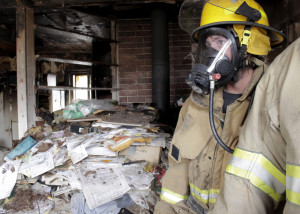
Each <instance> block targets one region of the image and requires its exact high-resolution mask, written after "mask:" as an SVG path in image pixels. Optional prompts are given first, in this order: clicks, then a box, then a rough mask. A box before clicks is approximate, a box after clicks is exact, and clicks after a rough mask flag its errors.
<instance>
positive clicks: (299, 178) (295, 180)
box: [286, 164, 300, 206]
mask: <svg viewBox="0 0 300 214" xmlns="http://www.w3.org/2000/svg"><path fill="white" fill-rule="evenodd" d="M286 197H287V200H288V201H289V202H291V203H293V204H296V205H298V206H300V166H296V165H291V164H287V165H286Z"/></svg>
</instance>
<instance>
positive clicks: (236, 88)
mask: <svg viewBox="0 0 300 214" xmlns="http://www.w3.org/2000/svg"><path fill="white" fill-rule="evenodd" d="M253 73H254V70H253V69H252V68H249V69H247V70H246V71H244V72H243V73H242V75H241V76H240V78H239V80H238V81H237V82H234V81H230V82H229V83H227V84H226V85H225V87H224V91H226V92H228V93H231V94H242V93H243V92H244V90H245V89H246V87H247V86H248V84H249V82H250V80H251V78H252V76H253Z"/></svg>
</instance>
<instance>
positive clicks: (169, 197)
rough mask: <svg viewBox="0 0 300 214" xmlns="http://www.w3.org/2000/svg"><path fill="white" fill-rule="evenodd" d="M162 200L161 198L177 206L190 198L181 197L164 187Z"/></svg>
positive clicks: (161, 195)
mask: <svg viewBox="0 0 300 214" xmlns="http://www.w3.org/2000/svg"><path fill="white" fill-rule="evenodd" d="M160 198H161V200H163V201H166V202H168V203H170V204H176V203H178V202H179V201H182V200H186V199H187V198H188V196H187V195H180V194H178V193H175V192H173V191H171V190H169V189H166V188H164V187H163V188H162V189H161V194H160Z"/></svg>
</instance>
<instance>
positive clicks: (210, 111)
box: [209, 87, 233, 154]
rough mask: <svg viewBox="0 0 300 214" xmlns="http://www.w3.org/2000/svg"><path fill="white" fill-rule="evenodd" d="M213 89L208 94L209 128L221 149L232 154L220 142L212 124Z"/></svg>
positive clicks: (229, 149)
mask: <svg viewBox="0 0 300 214" xmlns="http://www.w3.org/2000/svg"><path fill="white" fill-rule="evenodd" d="M213 101H214V87H210V94H209V122H210V128H211V131H212V133H213V135H214V137H215V139H216V141H217V143H218V144H219V145H220V146H221V147H222V148H223V149H225V150H226V151H227V152H229V153H231V154H232V153H233V150H232V149H231V148H229V147H228V146H227V145H225V143H224V142H223V141H222V140H221V138H220V137H219V135H218V133H217V131H216V127H215V122H214V115H213V107H214V106H213V104H214V102H213Z"/></svg>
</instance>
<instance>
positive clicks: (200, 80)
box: [186, 27, 239, 94]
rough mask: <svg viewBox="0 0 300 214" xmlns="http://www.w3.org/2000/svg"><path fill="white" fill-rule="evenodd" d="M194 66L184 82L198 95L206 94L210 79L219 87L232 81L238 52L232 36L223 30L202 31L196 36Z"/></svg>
mask: <svg viewBox="0 0 300 214" xmlns="http://www.w3.org/2000/svg"><path fill="white" fill-rule="evenodd" d="M195 59H196V61H195V65H194V66H193V68H192V72H191V73H190V74H189V75H188V77H187V79H186V82H187V84H188V85H189V86H190V87H192V89H193V90H194V91H195V92H197V93H199V94H208V93H209V88H210V78H214V80H215V86H216V87H217V88H218V87H221V86H223V85H225V84H226V83H228V82H229V81H230V80H232V78H233V76H234V74H235V73H236V72H237V70H238V64H239V58H238V51H237V46H236V42H235V38H234V37H233V35H232V34H231V33H230V32H229V31H228V30H226V29H223V28H217V27H213V28H208V29H203V30H201V31H200V32H199V35H198V50H197V53H196V56H195Z"/></svg>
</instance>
